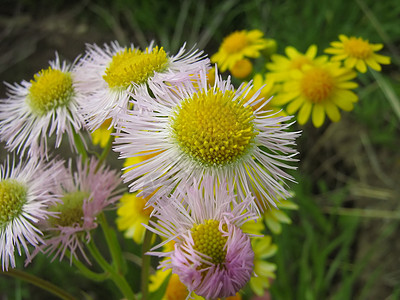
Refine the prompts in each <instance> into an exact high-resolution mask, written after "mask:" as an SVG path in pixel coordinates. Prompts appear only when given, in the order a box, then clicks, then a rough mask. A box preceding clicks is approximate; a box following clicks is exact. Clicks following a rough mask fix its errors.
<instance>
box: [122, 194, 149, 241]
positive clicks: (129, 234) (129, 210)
mask: <svg viewBox="0 0 400 300" xmlns="http://www.w3.org/2000/svg"><path fill="white" fill-rule="evenodd" d="M146 203H147V198H143V197H137V196H136V193H134V194H130V193H125V194H124V195H123V196H122V198H121V199H120V201H119V207H118V210H117V215H118V217H117V219H116V223H117V227H118V230H120V231H125V233H124V235H125V237H126V238H133V240H134V241H135V243H137V244H142V243H143V239H144V234H145V232H146V228H145V227H144V226H143V225H142V224H147V223H148V222H149V219H150V214H151V212H152V211H153V208H152V207H148V208H145V206H146Z"/></svg>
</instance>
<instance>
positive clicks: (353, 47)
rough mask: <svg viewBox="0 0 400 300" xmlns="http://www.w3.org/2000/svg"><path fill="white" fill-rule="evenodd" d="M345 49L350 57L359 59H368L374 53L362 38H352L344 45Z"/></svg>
mask: <svg viewBox="0 0 400 300" xmlns="http://www.w3.org/2000/svg"><path fill="white" fill-rule="evenodd" d="M343 47H344V51H345V52H346V53H347V54H348V55H349V56H352V57H355V58H359V59H367V58H368V57H370V55H371V54H372V52H373V51H372V49H371V46H370V44H369V43H368V42H367V41H364V40H363V39H362V38H356V37H351V38H349V39H348V40H347V41H346V42H344V43H343Z"/></svg>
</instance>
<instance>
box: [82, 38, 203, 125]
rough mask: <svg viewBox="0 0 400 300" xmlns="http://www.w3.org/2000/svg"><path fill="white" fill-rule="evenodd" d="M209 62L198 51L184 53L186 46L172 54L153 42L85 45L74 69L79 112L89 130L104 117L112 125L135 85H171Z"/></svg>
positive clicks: (124, 107) (101, 122) (99, 123)
mask: <svg viewBox="0 0 400 300" xmlns="http://www.w3.org/2000/svg"><path fill="white" fill-rule="evenodd" d="M204 64H206V65H208V64H209V60H208V59H204V57H203V56H202V52H201V51H197V50H195V51H191V52H188V53H185V46H183V47H182V48H181V49H180V50H179V52H178V53H177V54H176V55H174V56H170V55H168V54H167V53H166V52H165V50H164V49H163V48H162V47H161V48H160V47H157V46H156V47H154V46H153V45H152V44H151V45H150V46H149V47H148V48H146V49H145V50H144V51H142V50H140V49H138V48H135V47H134V46H133V45H132V44H131V45H130V47H121V46H120V45H119V44H118V43H117V42H114V43H111V45H107V44H105V45H104V47H103V48H101V47H99V46H97V45H88V46H87V51H86V55H85V57H84V58H83V59H82V60H81V61H80V63H79V66H78V68H77V79H78V80H77V81H78V83H77V89H78V90H79V91H80V92H82V94H83V96H82V97H80V98H79V103H80V105H81V108H82V109H81V112H82V114H83V115H84V116H85V119H86V121H87V123H88V126H89V128H90V130H95V129H97V128H98V127H99V126H100V125H101V124H103V123H104V121H105V120H107V119H110V118H111V119H112V122H111V125H110V126H114V125H115V123H116V122H117V120H116V119H115V118H116V117H117V116H118V114H119V113H120V112H121V111H123V110H126V109H127V108H128V100H129V93H128V92H132V93H135V92H136V91H137V87H138V86H146V84H148V83H149V82H152V81H155V82H158V83H163V84H174V83H176V82H181V81H185V80H190V77H191V75H193V74H196V73H197V70H198V69H199V67H200V66H202V65H204Z"/></svg>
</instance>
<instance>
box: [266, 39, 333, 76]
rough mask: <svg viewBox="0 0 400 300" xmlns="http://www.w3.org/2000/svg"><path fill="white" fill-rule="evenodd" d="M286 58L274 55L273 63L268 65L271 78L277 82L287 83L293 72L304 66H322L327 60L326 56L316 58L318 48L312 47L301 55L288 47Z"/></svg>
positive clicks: (272, 57)
mask: <svg viewBox="0 0 400 300" xmlns="http://www.w3.org/2000/svg"><path fill="white" fill-rule="evenodd" d="M285 53H286V56H284V55H281V54H273V55H272V56H271V62H270V63H267V64H266V67H267V69H268V70H269V71H270V72H269V73H268V76H269V78H272V79H274V80H275V81H276V82H281V81H286V80H287V79H288V78H290V72H291V71H292V70H300V69H301V68H302V67H303V65H320V64H321V63H324V62H325V61H326V60H327V57H326V56H318V57H317V56H316V55H317V46H315V45H311V46H310V47H308V49H307V51H306V53H304V54H303V53H300V52H299V51H298V50H297V49H296V48H294V47H292V46H288V47H286V48H285Z"/></svg>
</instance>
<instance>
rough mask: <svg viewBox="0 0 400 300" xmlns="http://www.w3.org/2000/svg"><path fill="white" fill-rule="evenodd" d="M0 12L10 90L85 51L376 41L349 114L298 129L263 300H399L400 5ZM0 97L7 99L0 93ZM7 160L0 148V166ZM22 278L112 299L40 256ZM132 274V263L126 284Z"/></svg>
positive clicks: (207, 4) (19, 292)
mask: <svg viewBox="0 0 400 300" xmlns="http://www.w3.org/2000/svg"><path fill="white" fill-rule="evenodd" d="M0 12H1V13H0V40H1V43H0V79H1V81H6V82H9V83H13V82H20V81H21V80H23V79H25V80H30V79H31V78H32V76H33V74H34V73H36V72H37V71H39V70H40V69H41V68H44V67H47V63H48V61H49V60H51V59H54V53H55V51H57V52H58V53H59V54H60V56H61V57H62V58H65V59H67V60H69V61H73V60H74V59H75V58H76V57H77V56H79V55H80V54H82V53H83V52H84V49H85V43H97V44H98V45H102V44H103V43H109V42H110V41H114V40H118V41H119V42H120V43H121V44H123V45H125V44H128V43H131V42H133V43H134V44H135V45H137V46H140V47H146V46H147V45H148V43H149V42H150V41H152V40H154V41H155V42H156V43H157V44H159V45H162V46H163V47H164V48H165V49H166V50H168V51H169V52H170V53H171V54H174V53H176V51H177V50H178V49H179V47H181V45H182V44H183V43H184V42H187V45H188V47H187V48H191V47H192V46H196V47H198V48H200V49H203V50H204V51H205V53H207V54H208V55H209V56H211V55H212V54H213V53H215V52H216V51H217V49H218V47H219V45H220V43H221V42H222V39H223V38H224V36H226V35H228V34H229V33H231V32H232V31H234V30H242V29H247V30H250V29H260V30H262V31H263V32H264V34H265V36H266V37H267V38H273V39H275V40H276V41H277V43H278V53H281V54H282V53H283V51H284V48H285V47H286V46H289V45H291V46H294V47H295V48H297V49H298V50H299V51H300V52H304V51H305V50H306V49H307V48H308V46H310V45H311V44H316V45H317V46H318V49H319V54H322V50H323V49H324V48H326V47H328V45H329V42H331V41H334V40H337V37H338V35H339V34H341V33H343V34H346V35H349V36H360V37H363V38H364V39H369V41H370V42H371V43H383V44H384V45H385V47H384V49H383V51H381V52H380V53H381V54H383V55H387V56H390V57H391V58H392V64H391V65H389V66H384V68H383V71H382V73H381V75H382V76H380V77H379V80H378V81H377V80H376V79H375V78H373V76H371V74H370V73H366V74H365V75H363V76H360V77H358V78H357V80H358V81H359V83H360V87H359V88H358V89H357V90H356V92H357V94H358V95H359V98H360V101H359V103H357V104H356V107H355V110H354V111H352V112H349V113H343V114H342V120H341V121H340V122H338V123H334V124H333V123H330V122H326V123H325V125H324V126H323V127H321V128H319V129H315V128H314V127H312V126H310V125H306V126H303V127H301V128H300V129H302V130H303V134H302V137H301V138H300V139H299V140H298V149H299V152H300V155H299V158H300V163H299V169H298V170H297V171H296V172H295V173H294V176H295V177H296V179H297V181H298V184H297V185H295V184H292V185H291V186H292V189H293V190H294V191H295V193H296V197H295V198H294V199H293V201H295V202H296V203H297V204H298V205H299V210H298V211H292V212H291V218H292V219H293V224H291V225H285V226H284V228H283V231H282V233H281V234H280V235H277V236H273V240H274V242H275V243H276V244H277V245H278V246H279V251H278V253H277V254H276V255H275V256H274V257H272V258H271V261H272V262H274V263H276V264H277V266H278V270H277V278H276V280H275V282H274V283H273V285H272V287H271V290H270V296H271V297H272V299H277V300H281V299H283V300H293V299H299V300H303V299H304V300H314V299H315V300H320V299H335V300H343V299H357V300H364V299H382V300H395V299H400V239H398V237H399V236H400V228H399V220H400V205H399V203H400V202H399V199H400V198H399V195H400V188H399V181H400V150H399V149H400V126H399V121H400V120H399V115H398V114H396V103H397V105H400V103H399V96H398V95H399V94H400V84H399V83H400V72H399V66H400V5H399V2H398V0H385V1H374V0H356V1H352V0H335V1H324V0H322V1H321V0H307V1H296V0H288V1H278V0H270V1H261V0H249V1H240V0H228V1H211V0H209V1H200V0H197V1H195V0H187V1H156V0H143V1H128V0H116V1H106V0H103V1H90V0H82V1H72V0H70V1H66V0H54V1H43V0H39V1H28V0H17V1H12V0H2V1H1V3H0ZM0 97H2V98H3V97H6V89H5V86H4V85H1V87H0ZM388 99H391V101H388ZM397 107H398V106H397ZM296 128H297V127H296ZM5 155H6V151H5V150H3V148H1V155H0V156H1V158H4V157H5ZM112 217H113V215H110V222H112V220H111V218H112ZM121 243H123V244H124V245H123V248H124V249H126V251H127V252H131V251H135V250H137V249H134V248H135V247H136V246H135V245H134V244H133V242H132V241H128V240H121ZM22 263H23V262H22V260H20V261H19V265H20V266H22ZM28 271H29V272H32V273H34V274H37V275H40V276H42V277H44V278H46V279H48V280H50V281H52V282H54V283H57V284H58V285H59V286H61V287H63V288H65V289H66V290H68V291H70V292H71V293H73V294H75V295H79V296H78V298H79V299H81V298H82V299H83V298H85V295H84V294H83V293H82V292H81V290H83V291H86V292H87V293H88V295H91V297H93V299H116V298H118V295H119V294H118V292H117V291H115V290H114V287H113V286H112V285H109V284H96V283H92V282H87V281H85V280H84V279H83V278H82V277H81V276H80V275H79V274H78V273H76V272H75V271H74V270H73V269H70V268H69V264H68V262H61V263H60V262H58V261H55V262H53V263H52V264H49V262H48V261H47V260H46V259H44V258H38V259H37V260H36V261H35V262H34V264H32V265H30V266H29V267H28ZM138 273H139V269H138V268H137V267H134V264H132V270H131V271H130V273H129V276H130V278H131V281H132V282H133V286H135V283H134V282H135V280H137V277H138V275H137V274H138ZM0 278H1V279H0V299H51V296H49V295H48V294H46V293H44V292H42V291H41V290H39V289H38V288H36V287H33V286H31V285H29V284H26V283H23V282H20V281H16V280H14V279H10V278H8V277H6V276H4V275H0ZM265 299H267V298H265Z"/></svg>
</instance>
